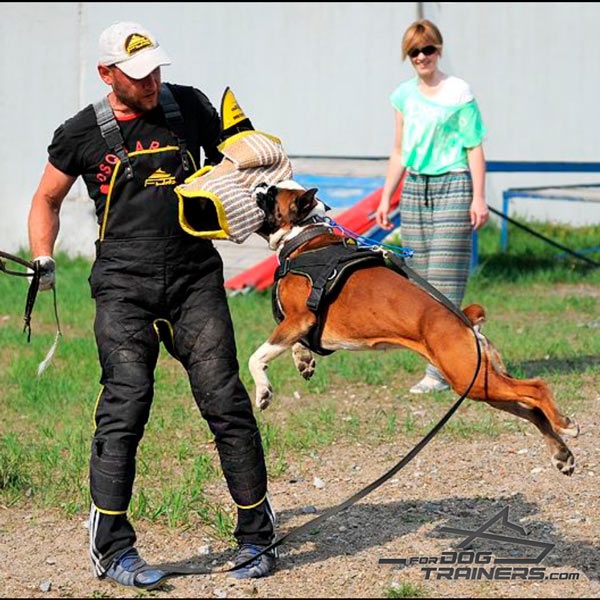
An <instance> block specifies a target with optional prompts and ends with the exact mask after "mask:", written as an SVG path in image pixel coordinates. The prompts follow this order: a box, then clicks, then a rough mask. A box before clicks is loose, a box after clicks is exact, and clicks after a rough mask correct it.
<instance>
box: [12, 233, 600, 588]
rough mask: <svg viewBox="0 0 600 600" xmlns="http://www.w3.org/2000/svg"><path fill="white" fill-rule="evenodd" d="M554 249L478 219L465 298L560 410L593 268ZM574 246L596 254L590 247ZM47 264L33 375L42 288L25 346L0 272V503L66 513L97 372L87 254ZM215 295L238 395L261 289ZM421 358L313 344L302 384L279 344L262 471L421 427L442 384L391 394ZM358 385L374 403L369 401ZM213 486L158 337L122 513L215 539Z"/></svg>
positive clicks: (568, 239)
mask: <svg viewBox="0 0 600 600" xmlns="http://www.w3.org/2000/svg"><path fill="white" fill-rule="evenodd" d="M529 225H530V226H531V227H532V228H533V229H535V230H537V231H540V232H542V233H543V234H544V235H546V236H548V237H550V238H552V239H556V240H557V241H560V243H561V244H563V245H565V246H567V247H572V248H583V247H587V246H590V245H592V244H593V243H594V242H596V243H597V240H598V239H600V228H599V227H583V228H568V227H564V226H562V227H559V226H555V225H543V224H535V223H530V224H529ZM556 254H557V252H556V251H555V249H554V248H551V247H548V246H547V245H545V244H544V243H543V242H541V241H540V240H538V239H536V238H531V237H530V236H528V235H527V234H526V233H524V232H522V231H521V230H520V229H518V228H515V229H511V231H510V250H509V253H508V254H506V255H504V254H502V253H500V251H499V231H498V230H497V229H495V228H494V227H492V226H488V227H486V228H484V230H483V231H482V233H481V235H480V266H479V268H478V269H477V271H476V272H475V273H474V274H473V275H472V277H471V278H470V281H469V286H468V289H467V295H466V298H465V304H466V303H470V302H474V301H477V302H479V303H481V304H483V305H484V306H485V307H486V310H487V313H488V319H489V322H488V324H487V325H486V332H487V334H488V335H489V337H490V338H491V339H492V340H493V341H494V343H495V345H496V346H497V347H498V348H500V349H501V350H502V354H503V357H504V359H505V362H506V364H507V366H508V368H509V370H510V371H511V372H513V373H514V374H515V375H516V376H527V377H529V376H537V375H540V376H542V377H544V378H545V379H547V381H548V382H549V384H550V385H551V386H552V387H553V389H554V390H555V393H556V396H557V398H559V399H560V398H564V399H567V403H566V405H564V403H561V405H562V406H563V408H564V409H565V412H576V409H577V406H578V405H579V404H580V403H581V402H583V401H584V400H585V391H584V390H585V389H589V387H590V385H592V384H594V382H597V380H598V365H599V357H600V336H598V327H599V322H598V319H599V316H598V315H599V310H598V307H599V302H600V300H599V298H600V270H599V269H593V268H590V266H589V265H587V264H586V263H584V262H583V261H578V260H577V259H574V258H573V257H565V258H557V257H556ZM587 256H588V257H589V258H592V259H594V260H597V261H598V260H600V256H599V255H598V253H596V254H595V255H594V254H589V255H587ZM57 265H58V271H57V273H58V285H57V291H58V303H59V315H60V317H61V325H62V331H63V336H62V338H61V340H60V343H59V346H58V350H57V352H56V355H55V357H54V360H53V362H52V364H51V365H50V367H49V369H48V371H47V372H46V373H45V374H44V375H43V376H42V377H41V378H37V377H36V376H35V373H36V369H37V365H38V363H39V362H40V361H41V360H42V359H43V357H44V355H45V353H46V351H47V349H48V348H49V347H50V346H51V344H52V342H53V339H54V334H55V331H56V324H55V322H54V312H53V305H52V295H51V294H49V293H41V294H40V295H39V296H38V299H37V302H36V305H35V308H34V314H33V321H32V328H33V334H32V339H31V342H30V343H29V344H28V343H27V341H26V336H25V335H24V334H23V332H22V325H23V321H22V318H23V310H24V306H25V298H26V294H27V282H26V280H24V279H22V278H16V277H8V276H3V275H1V274H0V348H1V349H2V351H1V354H0V408H1V409H2V414H3V418H2V420H1V422H0V504H2V505H4V506H29V505H31V506H37V507H56V506H58V507H60V509H61V510H62V511H63V512H64V514H65V515H75V514H85V513H86V512H87V511H88V508H89V492H88V460H89V449H90V441H91V436H92V433H93V426H94V425H93V414H94V407H95V403H96V399H97V395H98V393H99V391H100V385H99V377H100V371H99V366H98V363H97V353H96V348H95V344H94V340H93V329H92V326H93V303H92V300H91V298H90V293H89V288H88V284H87V277H88V275H89V268H90V263H89V261H87V260H85V259H82V258H76V259H70V258H68V257H67V256H62V255H59V256H57ZM229 302H230V307H231V310H232V314H233V318H234V324H235V330H236V340H237V344H238V354H239V359H240V365H241V377H242V380H243V382H244V383H245V385H246V386H247V387H248V389H249V390H250V391H251V392H252V391H253V383H252V380H251V377H250V374H249V371H248V368H247V364H246V363H247V359H248V357H249V356H250V354H251V353H252V352H253V351H254V349H256V347H258V345H260V343H262V341H264V339H266V337H267V336H268V335H269V333H270V331H271V330H272V328H273V326H274V323H275V322H274V319H273V316H272V313H271V298H270V293H268V292H262V293H259V292H253V293H250V294H246V295H238V296H233V297H231V298H230V299H229ZM399 309H401V307H399ZM423 365H424V361H423V359H421V358H420V357H419V356H417V355H415V354H414V353H411V352H408V351H407V352H389V353H388V352H380V353H376V352H372V353H352V352H336V353H334V354H332V355H331V356H328V357H326V358H319V357H318V366H317V370H316V372H315V375H314V378H313V379H312V380H311V381H309V382H306V381H304V380H303V379H302V378H301V377H300V376H299V374H298V373H297V372H296V370H295V368H294V366H293V363H292V360H291V357H289V356H286V357H281V358H280V359H278V360H276V361H274V362H273V363H271V365H270V366H269V377H270V379H271V381H272V383H273V386H274V389H275V392H276V395H277V399H276V401H275V405H274V406H273V407H271V408H270V409H269V411H266V412H265V413H260V414H257V419H258V422H259V426H260V428H261V432H262V436H263V440H264V445H265V449H266V453H267V461H268V467H269V474H270V477H271V478H272V479H276V478H280V477H285V475H286V473H287V472H288V469H289V465H290V464H292V463H294V462H296V461H297V460H298V457H300V456H302V455H303V454H308V453H310V452H312V451H314V450H315V449H318V448H322V447H327V446H329V445H331V444H333V443H339V442H346V443H354V442H355V441H357V440H360V441H361V442H362V443H364V444H369V443H370V444H377V443H381V442H385V441H391V440H394V439H396V438H397V437H398V436H399V435H400V434H410V435H422V434H423V433H425V432H426V431H428V430H429V429H430V428H431V426H432V425H433V423H434V422H436V421H437V418H439V416H440V415H441V414H443V410H444V408H445V407H447V406H448V403H449V401H450V398H451V397H452V396H450V395H449V394H440V395H437V394H436V395H435V397H434V398H433V400H434V403H439V411H437V410H429V411H427V413H428V416H427V417H425V418H422V417H420V416H418V414H417V413H416V412H415V411H414V410H413V408H412V404H411V401H410V399H408V398H407V397H406V395H404V391H405V389H406V382H407V379H409V378H410V379H411V380H413V379H415V378H416V377H419V376H420V374H421V372H422V369H423ZM371 397H373V398H375V399H376V402H370V401H368V399H370V398H371ZM559 403H560V402H559ZM507 423H509V424H505V423H504V422H503V421H502V420H499V419H498V418H497V414H496V413H495V412H494V413H492V412H490V411H489V409H488V408H487V407H485V406H481V405H475V404H470V405H469V407H468V409H467V410H465V411H463V412H462V413H461V414H460V415H456V416H455V417H454V418H453V419H452V420H451V421H450V423H449V424H448V425H447V426H446V429H445V435H449V436H451V437H452V438H456V439H464V438H465V437H470V436H491V437H493V436H497V435H498V434H499V433H501V432H502V431H506V430H507V428H508V429H510V428H511V427H512V428H515V429H518V428H519V427H521V426H525V427H526V426H528V425H527V424H521V423H520V422H519V421H516V420H513V421H510V422H507ZM223 485H224V484H223V477H222V473H221V470H220V465H219V462H218V459H217V455H216V450H215V448H214V444H213V443H212V436H211V434H210V431H209V430H208V427H207V426H206V424H205V422H204V421H203V420H202V419H201V418H200V416H199V414H198V411H197V408H196V407H195V404H194V402H193V400H192V398H191V394H190V390H189V383H188V381H187V377H186V375H185V373H184V372H183V369H182V368H181V366H180V365H179V364H178V363H177V362H175V361H174V360H173V359H172V358H170V357H169V356H168V354H167V353H166V351H164V350H163V351H161V356H160V358H159V365H158V369H157V373H156V400H155V403H154V406H153V410H152V415H151V418H150V421H149V423H148V427H147V430H146V435H145V437H144V441H143V442H142V444H141V446H140V450H139V453H138V474H137V479H136V486H135V489H134V497H133V500H132V504H131V515H132V517H133V518H135V519H147V520H149V521H153V522H160V523H164V524H165V525H167V526H169V527H189V526H192V525H193V524H194V523H202V524H205V525H208V526H209V527H211V528H212V530H213V531H214V533H215V535H216V536H218V537H220V538H223V539H225V538H227V537H228V536H229V535H230V532H231V530H232V527H233V522H234V520H233V512H232V506H231V504H230V503H229V502H228V501H227V499H226V497H224V496H223V490H224V488H223V487H222V486H223ZM215 489H216V490H218V492H215ZM390 593H392V592H390ZM393 593H394V594H396V593H400V592H398V591H396V590H394V592H393ZM402 593H404V592H402ZM407 593H409V595H410V593H413V595H414V593H415V591H414V590H413V591H412V592H411V591H410V590H409V591H408V592H407ZM389 597H407V596H398V595H393V596H389Z"/></svg>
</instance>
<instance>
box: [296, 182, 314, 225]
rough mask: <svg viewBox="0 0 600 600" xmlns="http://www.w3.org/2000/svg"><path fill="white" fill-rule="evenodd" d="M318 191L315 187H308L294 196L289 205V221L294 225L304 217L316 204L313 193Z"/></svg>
mask: <svg viewBox="0 0 600 600" xmlns="http://www.w3.org/2000/svg"><path fill="white" fill-rule="evenodd" d="M318 191H319V190H318V189H317V188H310V189H309V190H306V191H305V192H303V193H302V194H300V195H298V196H296V199H295V200H294V202H292V204H291V205H290V222H291V223H292V224H294V225H295V224H296V223H300V222H301V221H303V220H304V219H306V217H307V216H308V215H309V213H310V211H311V210H312V209H313V208H314V207H315V206H316V205H317V199H316V197H315V194H316V193H317V192H318Z"/></svg>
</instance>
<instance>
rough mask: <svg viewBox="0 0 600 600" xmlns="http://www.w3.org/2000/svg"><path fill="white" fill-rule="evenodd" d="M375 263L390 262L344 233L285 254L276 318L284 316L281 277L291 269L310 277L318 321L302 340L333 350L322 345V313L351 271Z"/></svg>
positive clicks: (277, 279)
mask: <svg viewBox="0 0 600 600" xmlns="http://www.w3.org/2000/svg"><path fill="white" fill-rule="evenodd" d="M318 233H319V234H320V233H321V232H320V231H319V232H318ZM288 254H289V253H288ZM373 266H382V267H385V266H387V265H386V261H385V257H384V256H383V254H382V253H381V252H377V251H375V250H373V249H372V248H368V247H362V246H358V245H357V244H356V242H355V241H354V240H353V239H351V238H344V237H340V241H339V243H336V244H331V245H328V246H323V247H322V248H316V249H314V250H308V251H307V252H303V253H302V254H300V255H298V256H295V257H294V258H284V259H283V260H282V261H281V263H280V265H279V267H278V269H277V271H276V272H275V283H274V285H273V291H272V300H271V304H272V309H273V316H274V317H275V320H276V321H277V322H278V323H281V321H283V319H284V318H285V315H284V313H283V311H282V310H281V305H280V303H279V299H278V289H279V282H280V281H281V279H282V278H283V277H285V276H286V275H287V274H288V273H293V274H295V275H302V276H304V277H308V279H309V281H310V283H311V292H310V295H309V297H308V299H307V301H306V305H307V306H308V308H309V309H310V310H311V311H312V312H313V313H314V314H315V316H316V317H317V322H316V324H315V325H314V327H313V328H312V329H311V330H310V332H309V333H308V335H307V336H306V337H305V338H303V339H301V340H300V342H301V343H302V345H303V346H306V347H307V348H308V349H309V350H311V351H312V352H315V353H316V354H320V355H321V356H327V355H328V354H332V353H333V352H334V350H326V349H325V348H323V347H322V346H321V336H322V334H323V326H324V321H325V320H324V319H323V314H324V313H325V311H326V310H327V305H328V304H329V303H330V302H331V301H332V300H334V298H335V296H336V295H337V294H338V293H339V291H340V290H341V288H342V287H343V285H344V282H345V281H346V280H347V279H348V277H349V275H350V274H351V273H353V272H354V271H356V270H358V269H364V268H366V267H373Z"/></svg>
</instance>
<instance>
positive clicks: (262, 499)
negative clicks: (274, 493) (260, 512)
mask: <svg viewBox="0 0 600 600" xmlns="http://www.w3.org/2000/svg"><path fill="white" fill-rule="evenodd" d="M266 498H267V494H265V495H264V496H263V497H262V498H261V499H260V500H259V501H258V502H257V503H256V504H249V505H248V506H242V505H241V504H238V503H237V502H236V506H237V507H238V508H241V509H243V510H250V509H251V508H256V507H257V506H260V505H261V504H262V503H263V502H264V501H265V500H266Z"/></svg>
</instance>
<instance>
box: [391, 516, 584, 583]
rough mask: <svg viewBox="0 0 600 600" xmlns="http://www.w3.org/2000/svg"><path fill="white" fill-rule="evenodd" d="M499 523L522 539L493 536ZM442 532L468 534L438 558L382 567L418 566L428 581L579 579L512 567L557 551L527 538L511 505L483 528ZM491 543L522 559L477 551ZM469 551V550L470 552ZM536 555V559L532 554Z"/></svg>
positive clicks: (398, 560)
mask: <svg viewBox="0 0 600 600" xmlns="http://www.w3.org/2000/svg"><path fill="white" fill-rule="evenodd" d="M498 521H500V522H501V525H502V527H504V528H506V529H510V530H512V531H515V532H516V533H518V534H519V536H522V537H512V536H507V535H500V534H497V533H492V532H490V531H489V529H490V528H491V527H492V526H493V525H494V524H495V523H497V522H498ZM439 531H442V532H444V533H450V534H453V535H466V536H467V537H465V539H464V540H463V541H462V542H461V543H460V544H458V546H457V548H458V550H456V551H453V552H442V553H441V554H440V555H439V556H411V557H409V558H380V559H379V564H380V565H399V566H401V567H411V566H414V565H418V566H420V567H421V571H422V572H423V573H424V574H425V579H450V580H458V579H473V580H492V581H503V580H504V581H511V580H512V581H514V580H519V579H521V580H525V581H535V580H537V581H540V580H544V579H552V580H555V581H556V580H563V581H573V580H577V579H579V575H580V574H579V573H566V572H556V571H553V572H549V571H548V570H547V568H546V567H543V566H512V565H539V563H540V562H541V561H542V559H543V558H544V557H545V556H546V555H547V554H548V553H549V552H550V550H552V548H554V544H549V543H547V542H540V541H536V540H530V539H524V538H526V536H527V532H526V531H525V529H523V527H521V526H520V525H517V524H516V523H511V522H510V521H509V520H508V506H507V507H505V508H503V509H502V510H501V511H500V512H499V513H498V514H497V515H495V516H494V517H492V518H491V519H490V520H489V521H487V522H486V523H484V524H483V525H481V527H479V529H476V530H475V531H469V530H468V529H457V528H455V527H441V528H440V529H439ZM478 538H479V539H483V540H490V541H492V542H497V543H502V544H510V545H511V546H512V547H514V548H515V549H518V550H516V553H517V554H521V555H520V556H511V557H500V556H496V555H495V553H494V552H487V551H481V552H478V551H475V550H472V549H471V548H472V547H473V542H474V541H475V540H476V539H478ZM467 548H469V549H468V550H467ZM533 553H537V555H536V556H533V557H532V556H530V554H533Z"/></svg>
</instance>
